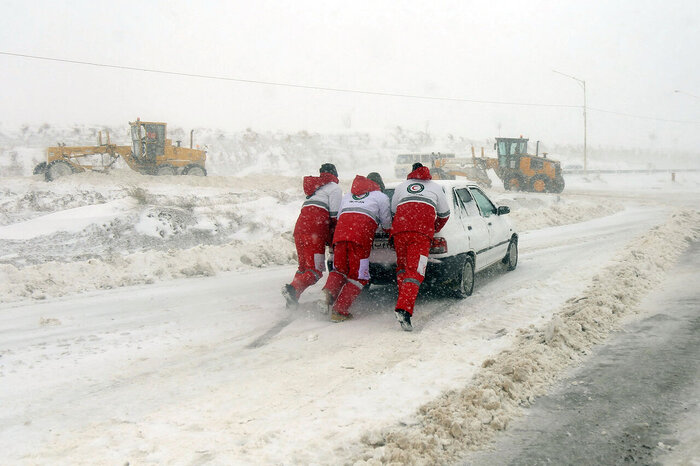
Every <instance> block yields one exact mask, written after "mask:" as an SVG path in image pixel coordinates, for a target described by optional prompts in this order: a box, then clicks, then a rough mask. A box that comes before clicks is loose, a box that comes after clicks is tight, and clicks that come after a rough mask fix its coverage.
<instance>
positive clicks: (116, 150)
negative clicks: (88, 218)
mask: <svg viewBox="0 0 700 466" xmlns="http://www.w3.org/2000/svg"><path fill="white" fill-rule="evenodd" d="M129 126H130V128H131V131H130V136H131V145H129V146H118V145H115V144H112V143H111V142H110V140H109V135H107V141H106V143H105V144H103V143H102V133H101V132H100V136H99V142H98V144H97V145H96V146H66V145H65V144H58V145H57V146H53V147H49V148H48V149H47V150H46V162H41V163H40V164H38V165H37V166H36V167H35V168H34V174H35V175H37V174H44V177H45V178H46V181H53V180H55V179H56V178H58V177H61V176H65V175H70V174H72V173H78V172H84V171H87V170H91V171H103V172H106V171H108V170H109V169H111V168H112V167H113V165H114V164H115V163H116V161H117V160H118V159H119V158H122V159H123V160H124V161H125V162H126V164H127V165H128V166H129V168H131V169H132V170H134V171H137V172H139V173H142V174H144V175H156V176H164V175H178V174H181V175H195V176H206V174H207V171H206V168H205V161H206V152H205V151H203V150H200V149H194V148H193V147H192V144H193V141H192V135H193V131H190V147H189V148H186V147H181V145H180V141H177V145H175V146H173V144H172V141H171V140H170V139H167V137H166V136H167V125H166V124H165V123H159V122H148V121H141V120H140V119H137V120H136V121H135V122H129Z"/></svg>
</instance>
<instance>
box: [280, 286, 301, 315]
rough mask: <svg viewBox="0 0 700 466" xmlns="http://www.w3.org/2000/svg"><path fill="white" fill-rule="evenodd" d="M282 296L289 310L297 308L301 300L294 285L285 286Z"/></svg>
mask: <svg viewBox="0 0 700 466" xmlns="http://www.w3.org/2000/svg"><path fill="white" fill-rule="evenodd" d="M282 296H284V299H286V300H287V309H291V308H295V307H297V304H299V298H297V290H296V289H295V288H294V287H293V286H292V285H289V284H287V285H284V287H283V288H282Z"/></svg>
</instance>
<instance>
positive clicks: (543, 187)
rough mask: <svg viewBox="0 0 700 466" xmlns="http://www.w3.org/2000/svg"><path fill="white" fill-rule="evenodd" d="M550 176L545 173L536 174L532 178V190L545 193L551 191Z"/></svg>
mask: <svg viewBox="0 0 700 466" xmlns="http://www.w3.org/2000/svg"><path fill="white" fill-rule="evenodd" d="M549 184H550V183H549V178H547V177H546V176H543V175H538V176H534V177H533V178H532V179H531V180H530V191H532V192H535V193H544V192H548V191H551V189H550V187H549Z"/></svg>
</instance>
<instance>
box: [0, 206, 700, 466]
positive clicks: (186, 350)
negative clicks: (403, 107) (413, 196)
mask: <svg viewBox="0 0 700 466" xmlns="http://www.w3.org/2000/svg"><path fill="white" fill-rule="evenodd" d="M669 213H670V211H669V209H668V207H667V206H666V207H664V206H659V205H649V204H643V203H636V202H635V203H629V204H628V205H627V207H626V208H625V209H624V210H622V211H620V212H618V213H616V214H614V215H610V216H606V217H602V218H598V219H593V220H589V221H585V222H582V223H577V224H574V225H568V226H566V225H565V226H557V227H550V228H545V229H539V230H533V231H530V232H527V233H525V234H523V235H522V237H521V240H520V252H521V257H520V263H519V266H518V268H517V269H516V270H515V271H513V272H508V273H506V272H504V271H502V270H496V271H493V270H492V271H488V272H486V273H482V274H479V275H477V283H476V288H475V293H474V295H473V296H472V297H470V298H468V299H466V300H464V301H455V300H452V299H445V298H438V297H431V296H424V297H422V298H421V299H420V300H419V303H418V306H417V309H416V317H415V319H414V322H415V324H414V325H415V327H416V330H417V331H415V332H414V333H412V334H408V333H404V332H401V331H400V330H399V328H398V324H397V323H396V321H395V319H394V316H393V313H392V312H391V310H392V309H393V300H394V299H395V294H394V290H393V289H392V288H391V287H376V288H373V289H372V290H371V291H370V292H369V293H366V294H364V295H363V296H362V297H361V298H360V300H359V301H358V303H357V304H356V309H355V310H354V311H353V313H354V314H355V316H356V319H355V320H353V321H350V322H345V323H342V324H332V323H330V322H328V320H327V317H326V316H325V315H323V314H322V313H321V312H320V311H319V310H317V308H316V306H315V300H316V299H318V297H319V292H320V287H321V283H319V284H317V285H316V286H315V287H313V288H312V289H311V290H310V291H309V292H307V294H305V296H303V297H302V302H301V305H300V307H299V309H297V310H295V311H292V312H291V313H290V312H289V311H286V310H285V309H284V307H283V305H282V298H281V296H280V295H279V288H280V287H281V284H282V283H284V282H286V281H288V280H289V278H290V277H291V276H292V274H293V271H294V267H291V266H283V267H269V268H267V269H262V270H252V271H251V270H248V271H245V272H225V273H219V274H217V275H216V276H212V277H203V278H189V279H181V280H175V281H165V282H159V283H155V284H151V285H147V286H132V287H124V288H119V289H115V290H102V291H91V292H89V293H86V294H82V295H78V296H73V297H62V298H48V299H47V300H45V301H43V302H26V301H24V302H16V303H7V304H2V305H0V406H2V410H0V451H3V452H4V454H3V456H4V457H5V459H6V460H7V461H8V462H13V463H29V464H33V463H39V464H49V463H50V464H69V463H70V464H76V463H95V462H98V463H109V464H123V463H125V462H130V463H132V464H157V463H174V464H201V463H213V464H232V463H236V464H262V463H267V464H269V463H276V464H300V463H307V464H308V463H320V464H337V463H341V462H344V461H350V460H357V459H369V458H370V457H372V455H371V454H368V453H366V452H364V453H363V449H364V446H363V445H364V444H366V443H369V444H372V436H373V435H374V434H373V432H378V431H380V430H382V429H384V428H386V427H388V426H395V425H399V426H400V425H405V426H411V425H415V424H416V422H417V421H416V415H415V414H416V411H417V410H418V408H419V407H420V406H421V405H423V404H424V403H427V402H429V401H431V400H434V399H436V398H437V397H438V396H439V395H440V394H441V393H443V392H445V391H447V390H455V389H460V388H461V387H464V386H465V385H467V384H468V383H469V382H470V380H471V379H472V378H473V376H474V375H475V373H476V372H477V371H478V370H479V368H480V367H481V365H482V363H484V361H486V360H487V359H489V358H490V357H492V356H494V355H496V354H498V353H499V352H500V351H502V350H504V349H506V348H508V347H509V346H510V345H511V344H513V343H514V341H515V339H516V336H517V335H518V331H519V329H523V328H527V327H528V326H530V325H535V326H539V325H542V324H545V323H546V322H548V321H549V320H550V319H551V318H552V316H553V315H554V313H555V312H557V311H559V310H560V309H561V307H562V306H563V305H564V304H565V302H567V300H569V299H570V298H573V297H576V296H578V295H579V294H580V293H581V292H583V290H584V289H585V288H586V287H587V286H589V285H590V284H591V282H592V281H593V279H594V276H596V274H598V273H600V272H601V271H602V270H603V269H604V267H606V266H609V265H610V264H614V263H616V262H619V261H620V260H621V259H620V258H619V257H617V256H616V254H617V253H619V252H620V251H623V250H624V248H625V247H626V246H627V245H628V243H629V242H630V241H631V240H632V239H633V238H636V237H639V236H641V235H645V234H648V233H649V231H650V230H651V229H652V228H654V227H657V226H659V225H664V224H666V223H667V222H669ZM686 223H689V224H691V225H696V224H697V218H690V219H689V220H687V222H686ZM678 234H679V235H683V234H687V231H685V230H680V229H679V232H678ZM616 286H618V285H616ZM619 291H620V292H621V293H624V292H625V290H624V288H622V289H620V290H619ZM363 436H364V437H365V439H364V442H362V441H361V438H362V437H363ZM368 436H369V440H367V437H368Z"/></svg>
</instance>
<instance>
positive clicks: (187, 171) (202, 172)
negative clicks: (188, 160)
mask: <svg viewBox="0 0 700 466" xmlns="http://www.w3.org/2000/svg"><path fill="white" fill-rule="evenodd" d="M182 174H183V175H192V176H207V170H206V169H205V168H204V167H203V166H201V165H197V164H196V163H192V164H190V165H187V166H186V167H185V168H184V169H183V170H182Z"/></svg>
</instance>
